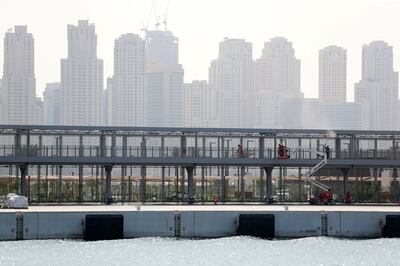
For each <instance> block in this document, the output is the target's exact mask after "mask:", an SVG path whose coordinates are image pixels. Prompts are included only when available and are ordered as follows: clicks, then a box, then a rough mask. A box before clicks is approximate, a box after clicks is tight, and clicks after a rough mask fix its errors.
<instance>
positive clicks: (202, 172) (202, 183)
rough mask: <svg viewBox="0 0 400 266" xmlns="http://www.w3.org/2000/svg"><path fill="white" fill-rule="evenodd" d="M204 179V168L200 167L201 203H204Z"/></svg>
mask: <svg viewBox="0 0 400 266" xmlns="http://www.w3.org/2000/svg"><path fill="white" fill-rule="evenodd" d="M204 178H205V166H202V167H201V202H204Z"/></svg>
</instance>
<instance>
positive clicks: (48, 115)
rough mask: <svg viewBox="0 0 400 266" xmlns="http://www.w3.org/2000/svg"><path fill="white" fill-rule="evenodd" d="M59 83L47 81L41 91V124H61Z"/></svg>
mask: <svg viewBox="0 0 400 266" xmlns="http://www.w3.org/2000/svg"><path fill="white" fill-rule="evenodd" d="M61 102H62V99H61V84H60V83H59V82H55V83H47V84H46V88H45V89H44V92H43V124H45V125H61Z"/></svg>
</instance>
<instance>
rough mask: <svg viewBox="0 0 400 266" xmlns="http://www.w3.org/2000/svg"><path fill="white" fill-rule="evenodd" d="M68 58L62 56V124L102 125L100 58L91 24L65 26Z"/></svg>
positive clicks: (81, 21)
mask: <svg viewBox="0 0 400 266" xmlns="http://www.w3.org/2000/svg"><path fill="white" fill-rule="evenodd" d="M67 29H68V57H67V58H66V59H61V93H62V108H61V112H62V115H61V123H62V124H64V125H85V126H89V125H92V126H94V125H101V123H102V119H101V96H102V91H103V60H100V59H98V58H97V35H96V32H95V26H94V24H89V21H87V20H79V21H78V26H75V25H68V27H67Z"/></svg>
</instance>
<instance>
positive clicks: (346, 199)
mask: <svg viewBox="0 0 400 266" xmlns="http://www.w3.org/2000/svg"><path fill="white" fill-rule="evenodd" d="M344 203H346V204H350V203H351V196H350V192H348V191H347V192H346V194H345V195H344Z"/></svg>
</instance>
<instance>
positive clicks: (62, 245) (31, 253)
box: [0, 237, 400, 266]
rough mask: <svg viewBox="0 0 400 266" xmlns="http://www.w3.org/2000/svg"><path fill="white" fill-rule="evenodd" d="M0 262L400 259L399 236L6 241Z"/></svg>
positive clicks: (334, 262) (369, 261) (331, 262)
mask: <svg viewBox="0 0 400 266" xmlns="http://www.w3.org/2000/svg"><path fill="white" fill-rule="evenodd" d="M0 265H207V266H210V265H229V266H232V265H352V266H353V265H400V239H372V240H348V239H335V238H326V237H315V238H302V239H293V240H274V241H269V240H261V239H256V238H250V237H229V238H219V239H207V240H188V239H171V238H136V239H125V240H114V241H95V242H84V241H74V240H31V241H7V242H0Z"/></svg>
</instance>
